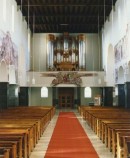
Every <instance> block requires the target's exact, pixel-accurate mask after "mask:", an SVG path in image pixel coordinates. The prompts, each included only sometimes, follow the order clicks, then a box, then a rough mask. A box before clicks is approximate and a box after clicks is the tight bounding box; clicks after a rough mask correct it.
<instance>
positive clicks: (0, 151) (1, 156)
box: [0, 147, 10, 158]
mask: <svg viewBox="0 0 130 158" xmlns="http://www.w3.org/2000/svg"><path fill="white" fill-rule="evenodd" d="M9 155H10V149H5V148H1V147H0V158H9Z"/></svg>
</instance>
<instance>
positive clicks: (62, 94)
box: [59, 88, 74, 108]
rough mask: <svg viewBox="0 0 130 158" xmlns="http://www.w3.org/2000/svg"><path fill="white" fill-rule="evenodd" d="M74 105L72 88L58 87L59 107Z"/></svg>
mask: <svg viewBox="0 0 130 158" xmlns="http://www.w3.org/2000/svg"><path fill="white" fill-rule="evenodd" d="M73 105H74V89H73V88H60V89H59V106H60V107H61V108H72V107H73Z"/></svg>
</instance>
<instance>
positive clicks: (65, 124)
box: [45, 112, 98, 158]
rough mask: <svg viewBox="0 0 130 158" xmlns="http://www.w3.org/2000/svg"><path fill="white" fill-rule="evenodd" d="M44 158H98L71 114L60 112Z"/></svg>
mask: <svg viewBox="0 0 130 158" xmlns="http://www.w3.org/2000/svg"><path fill="white" fill-rule="evenodd" d="M45 158H98V155H97V153H96V151H95V149H94V148H93V146H92V144H91V142H90V140H89V138H88V137H87V135H86V133H85V131H84V129H83V128H82V126H81V125H80V123H79V121H78V119H77V118H76V116H75V114H74V113H73V112H61V113H60V115H59V118H58V120H57V124H56V126H55V129H54V132H53V135H52V138H51V141H50V143H49V146H48V149H47V152H46V155H45Z"/></svg>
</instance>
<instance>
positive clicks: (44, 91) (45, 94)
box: [41, 87, 48, 98]
mask: <svg viewBox="0 0 130 158" xmlns="http://www.w3.org/2000/svg"><path fill="white" fill-rule="evenodd" d="M47 97H48V88H47V87H42V88H41V98H47Z"/></svg>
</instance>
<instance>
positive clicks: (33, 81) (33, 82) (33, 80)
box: [32, 14, 35, 84]
mask: <svg viewBox="0 0 130 158" xmlns="http://www.w3.org/2000/svg"><path fill="white" fill-rule="evenodd" d="M34 30H35V14H33V40H32V42H33V43H32V44H33V61H32V62H33V78H32V84H35V78H34Z"/></svg>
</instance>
